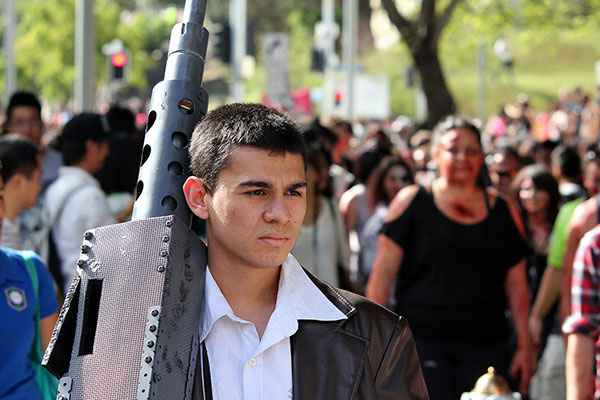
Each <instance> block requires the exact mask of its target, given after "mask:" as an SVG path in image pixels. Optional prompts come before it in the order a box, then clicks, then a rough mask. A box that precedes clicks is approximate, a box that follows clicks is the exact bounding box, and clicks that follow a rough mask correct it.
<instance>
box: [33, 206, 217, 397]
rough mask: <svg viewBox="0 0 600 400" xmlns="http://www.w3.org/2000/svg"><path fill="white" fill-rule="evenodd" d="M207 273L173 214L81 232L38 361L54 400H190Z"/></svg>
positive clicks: (196, 243)
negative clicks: (67, 284)
mask: <svg viewBox="0 0 600 400" xmlns="http://www.w3.org/2000/svg"><path fill="white" fill-rule="evenodd" d="M205 267H206V247H205V246H204V244H203V243H202V241H201V240H200V239H199V238H197V236H195V235H193V234H192V233H191V232H190V231H189V228H188V227H187V226H186V225H185V224H183V223H182V222H181V221H179V220H178V219H177V218H176V217H174V216H166V217H158V218H150V219H143V220H138V221H133V222H128V223H125V224H118V225H111V226H107V227H102V228H98V229H95V230H92V231H88V232H86V234H85V241H84V244H83V246H82V254H81V257H80V260H79V261H78V273H79V276H78V278H76V279H75V280H74V282H73V284H72V286H71V289H70V290H69V293H68V295H67V298H66V300H65V304H64V306H63V309H62V310H61V313H60V316H59V321H58V323H57V324H56V328H55V330H54V332H53V334H52V339H51V342H50V345H49V346H48V349H47V351H46V354H45V356H44V361H43V364H44V365H46V367H47V368H48V369H49V370H50V371H51V372H53V373H54V374H55V375H56V376H57V377H59V378H62V379H61V381H60V383H59V396H58V398H61V396H62V398H63V399H65V400H66V399H117V398H118V399H134V398H138V399H146V398H150V399H185V398H191V392H192V390H193V388H192V385H193V381H194V379H193V378H194V373H195V365H196V357H197V354H198V342H197V340H198V326H199V321H200V312H201V309H202V306H203V305H202V302H203V298H204V296H203V292H204V277H205V274H204V271H205ZM68 354H70V357H69V356H68Z"/></svg>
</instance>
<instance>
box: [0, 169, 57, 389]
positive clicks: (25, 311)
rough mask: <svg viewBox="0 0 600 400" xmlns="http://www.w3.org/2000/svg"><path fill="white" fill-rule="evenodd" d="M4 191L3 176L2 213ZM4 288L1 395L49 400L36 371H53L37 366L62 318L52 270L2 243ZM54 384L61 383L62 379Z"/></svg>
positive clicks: (0, 184) (0, 271)
mask: <svg viewBox="0 0 600 400" xmlns="http://www.w3.org/2000/svg"><path fill="white" fill-rule="evenodd" d="M3 195H4V183H3V181H2V177H1V176H0V217H1V218H4V210H5V208H4V200H3ZM0 290H1V291H2V292H3V294H4V295H3V296H2V300H0V315H2V318H1V319H0V337H1V338H2V346H0V399H47V397H42V394H43V393H41V390H43V388H41V387H40V386H39V385H38V381H36V375H37V373H41V374H44V373H45V374H48V372H44V371H41V372H40V371H38V372H36V369H37V368H38V366H39V363H40V362H41V354H42V352H43V349H45V348H46V346H47V345H48V343H49V342H50V336H51V335H52V330H53V329H54V324H55V323H56V320H57V318H58V302H57V299H56V296H55V293H54V286H53V282H52V278H51V277H50V273H49V272H48V269H47V268H46V267H45V266H44V264H43V262H42V261H41V260H40V258H39V257H37V256H36V255H35V254H33V253H32V252H20V251H15V250H12V249H8V248H5V247H0ZM39 368H41V366H39ZM45 377H46V378H48V376H47V375H46V376H45ZM49 379H51V378H49ZM54 383H55V386H54V388H57V384H58V382H57V381H56V380H55V382H54ZM44 388H46V389H47V386H44ZM55 393H56V391H55ZM45 394H48V393H45Z"/></svg>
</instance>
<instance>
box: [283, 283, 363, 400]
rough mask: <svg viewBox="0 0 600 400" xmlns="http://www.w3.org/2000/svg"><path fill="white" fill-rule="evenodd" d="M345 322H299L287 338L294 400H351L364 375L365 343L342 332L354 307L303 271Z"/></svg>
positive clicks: (346, 299)
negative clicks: (293, 332)
mask: <svg viewBox="0 0 600 400" xmlns="http://www.w3.org/2000/svg"><path fill="white" fill-rule="evenodd" d="M306 274H307V275H308V276H309V277H310V279H311V280H312V281H313V283H314V284H315V285H316V286H317V287H318V288H319V289H320V290H321V291H322V292H323V294H324V295H325V296H326V297H327V298H328V299H329V300H330V301H331V302H332V303H333V304H334V305H335V306H336V307H337V308H339V309H340V311H342V312H343V313H344V314H345V315H346V316H347V317H348V319H344V320H341V321H333V322H320V321H300V322H299V327H298V331H297V332H296V334H295V335H294V336H292V338H291V347H292V349H291V350H292V381H293V391H294V399H316V398H328V399H354V398H356V394H357V391H358V385H359V382H360V379H361V377H362V375H363V372H364V367H365V364H366V360H367V353H368V349H369V340H368V339H367V338H364V337H361V336H359V335H357V334H356V333H355V332H351V331H349V330H346V329H344V325H345V324H346V323H348V322H349V321H350V319H351V317H352V316H354V314H356V312H357V309H356V307H355V306H354V305H353V304H352V303H351V302H350V300H349V299H348V298H347V297H346V296H345V295H344V294H343V293H342V292H340V291H339V290H337V289H336V288H334V287H333V286H331V285H330V284H328V283H327V282H324V281H321V280H320V279H318V278H316V277H314V276H313V275H312V274H310V273H309V272H307V271H306Z"/></svg>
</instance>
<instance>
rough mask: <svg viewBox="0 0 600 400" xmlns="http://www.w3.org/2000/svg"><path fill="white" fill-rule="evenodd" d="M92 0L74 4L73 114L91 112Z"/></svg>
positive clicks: (92, 76)
mask: <svg viewBox="0 0 600 400" xmlns="http://www.w3.org/2000/svg"><path fill="white" fill-rule="evenodd" d="M95 43H96V42H95V38H94V0H76V3H75V88H74V97H75V112H78V113H79V112H82V111H91V110H92V98H93V89H94V76H95V74H94V49H95V48H96V45H95Z"/></svg>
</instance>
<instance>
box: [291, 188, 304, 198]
mask: <svg viewBox="0 0 600 400" xmlns="http://www.w3.org/2000/svg"><path fill="white" fill-rule="evenodd" d="M288 193H289V194H290V195H291V196H298V197H302V192H301V191H299V190H290V191H289V192H288Z"/></svg>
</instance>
